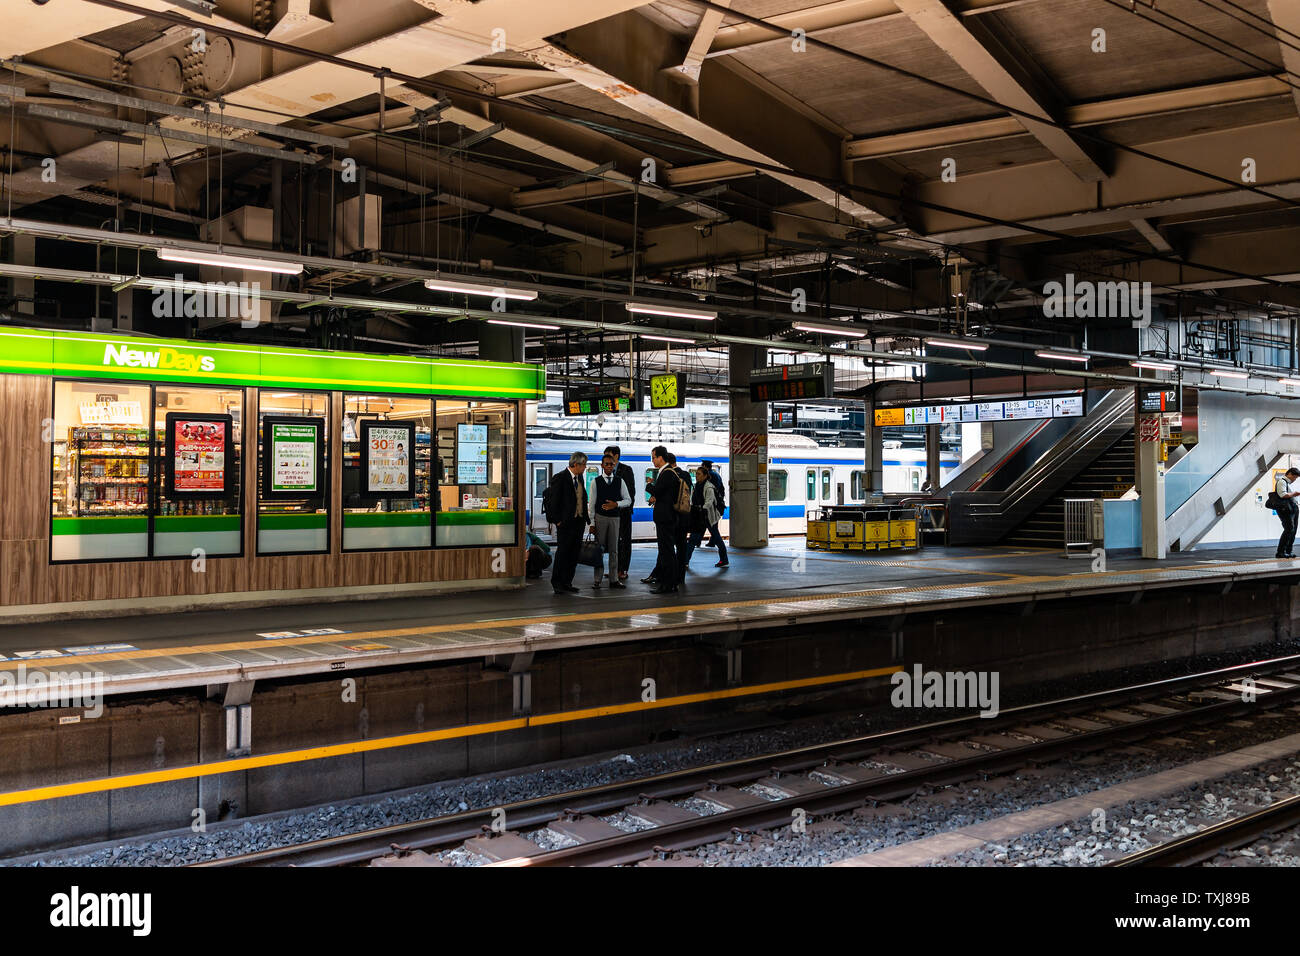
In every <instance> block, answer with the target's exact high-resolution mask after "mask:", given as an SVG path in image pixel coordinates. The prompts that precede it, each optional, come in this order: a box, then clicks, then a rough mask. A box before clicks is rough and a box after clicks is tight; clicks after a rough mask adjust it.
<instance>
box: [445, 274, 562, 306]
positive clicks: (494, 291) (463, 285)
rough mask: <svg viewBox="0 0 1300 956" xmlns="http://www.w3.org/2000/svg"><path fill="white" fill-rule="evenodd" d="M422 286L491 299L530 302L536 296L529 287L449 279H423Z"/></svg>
mask: <svg viewBox="0 0 1300 956" xmlns="http://www.w3.org/2000/svg"><path fill="white" fill-rule="evenodd" d="M424 287H425V288H426V289H430V290H432V291H434V292H463V293H465V294H466V295H486V296H488V297H490V298H493V299H522V300H524V301H525V302H531V301H532V300H533V299H536V298H537V293H536V292H534V291H533V290H531V289H507V288H506V287H505V286H499V285H496V286H493V285H479V284H477V283H474V282H454V281H452V280H451V279H425V280H424Z"/></svg>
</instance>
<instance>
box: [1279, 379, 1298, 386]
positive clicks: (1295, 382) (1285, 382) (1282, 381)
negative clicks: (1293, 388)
mask: <svg viewBox="0 0 1300 956" xmlns="http://www.w3.org/2000/svg"><path fill="white" fill-rule="evenodd" d="M1277 383H1278V384H1279V385H1300V378H1279V379H1278V380H1277Z"/></svg>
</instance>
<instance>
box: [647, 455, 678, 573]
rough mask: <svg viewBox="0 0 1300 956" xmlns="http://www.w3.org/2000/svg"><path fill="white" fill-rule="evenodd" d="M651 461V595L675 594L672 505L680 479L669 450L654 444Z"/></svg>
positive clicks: (675, 535) (675, 529) (675, 518)
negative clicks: (654, 558) (654, 556)
mask: <svg viewBox="0 0 1300 956" xmlns="http://www.w3.org/2000/svg"><path fill="white" fill-rule="evenodd" d="M650 463H651V464H653V465H654V466H655V468H657V469H658V471H657V473H656V474H655V479H654V482H653V484H651V485H650V487H649V491H650V495H651V498H650V504H651V505H653V506H654V511H653V515H654V522H655V544H656V545H658V547H659V561H658V563H656V564H655V570H654V581H653V583H652V584H651V590H650V593H651V594H675V593H677V575H678V571H677V538H678V525H679V521H678V519H679V518H680V517H681V516H680V515H678V514H677V512H676V510H674V508H673V503H674V502H675V501H676V500H677V494H678V489H679V488H680V487H681V478H679V477H678V475H677V472H676V471H675V470H674V469H673V466H672V465H671V464H670V463H669V460H668V449H667V448H665V447H664V446H663V445H656V446H655V447H654V449H653V450H652V451H651V452H650Z"/></svg>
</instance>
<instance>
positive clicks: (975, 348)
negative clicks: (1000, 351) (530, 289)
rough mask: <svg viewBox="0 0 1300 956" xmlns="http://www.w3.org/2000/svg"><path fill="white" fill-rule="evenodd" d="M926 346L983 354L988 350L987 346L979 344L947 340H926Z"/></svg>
mask: <svg viewBox="0 0 1300 956" xmlns="http://www.w3.org/2000/svg"><path fill="white" fill-rule="evenodd" d="M925 344H926V345H939V346H942V347H943V348H946V349H969V350H970V351H972V352H983V351H986V350H987V349H988V346H987V345H984V344H982V343H979V342H969V341H963V342H954V341H951V340H949V339H926V340H925Z"/></svg>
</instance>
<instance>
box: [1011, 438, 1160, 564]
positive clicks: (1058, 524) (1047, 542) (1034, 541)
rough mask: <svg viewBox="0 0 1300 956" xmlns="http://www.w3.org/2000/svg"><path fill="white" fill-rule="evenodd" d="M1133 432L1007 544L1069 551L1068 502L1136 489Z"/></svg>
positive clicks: (1041, 509)
mask: <svg viewBox="0 0 1300 956" xmlns="http://www.w3.org/2000/svg"><path fill="white" fill-rule="evenodd" d="M1134 455H1135V450H1134V439H1133V429H1131V428H1130V429H1129V430H1128V431H1127V432H1126V433H1125V434H1124V435H1123V436H1121V437H1120V439H1119V440H1118V441H1117V442H1115V444H1113V445H1111V447H1110V448H1108V449H1106V451H1104V452H1103V453H1102V454H1101V456H1100V457H1099V458H1098V459H1097V460H1096V461H1094V462H1093V463H1092V464H1091V465H1089V466H1088V467H1087V468H1085V469H1083V471H1081V472H1079V474H1077V475H1076V476H1075V477H1074V478H1072V479H1071V480H1070V481H1069V483H1067V484H1066V486H1065V487H1064V488H1062V489H1061V490H1060V491H1059V492H1058V493H1057V494H1055V495H1053V496H1052V497H1051V498H1050V499H1048V501H1047V503H1046V504H1044V505H1043V506H1042V507H1041V508H1039V509H1038V510H1037V511H1035V512H1034V513H1033V514H1032V515H1030V516H1029V517H1028V518H1027V519H1026V520H1025V521H1023V522H1022V523H1021V525H1020V527H1018V528H1016V529H1015V530H1014V531H1012V532H1011V533H1010V534H1008V535H1007V536H1006V537H1005V538H1004V539H1003V542H1004V543H1006V544H1018V545H1023V546H1025V547H1034V548H1063V547H1065V502H1066V499H1068V498H1118V497H1120V496H1121V495H1123V494H1124V493H1125V492H1126V491H1128V490H1129V489H1130V488H1132V487H1133V485H1134V484H1135V483H1136V481H1137V478H1136V475H1135V467H1134V461H1135V458H1134Z"/></svg>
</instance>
